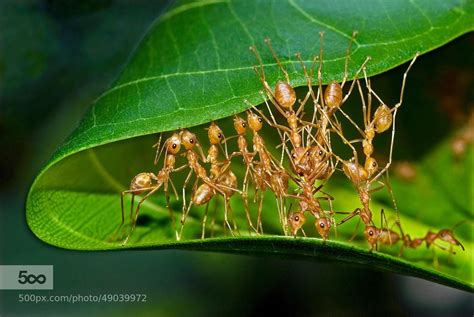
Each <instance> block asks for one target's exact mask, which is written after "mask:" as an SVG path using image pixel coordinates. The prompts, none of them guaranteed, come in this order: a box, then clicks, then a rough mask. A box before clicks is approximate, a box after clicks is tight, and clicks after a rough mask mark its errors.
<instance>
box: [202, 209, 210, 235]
mask: <svg viewBox="0 0 474 317" xmlns="http://www.w3.org/2000/svg"><path fill="white" fill-rule="evenodd" d="M208 209H209V202H208V203H207V204H206V210H205V211H204V218H203V219H202V233H201V239H204V237H205V236H206V221H207V211H208Z"/></svg>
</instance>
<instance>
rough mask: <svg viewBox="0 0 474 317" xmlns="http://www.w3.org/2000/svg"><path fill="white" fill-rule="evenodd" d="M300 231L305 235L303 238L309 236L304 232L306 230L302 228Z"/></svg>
mask: <svg viewBox="0 0 474 317" xmlns="http://www.w3.org/2000/svg"><path fill="white" fill-rule="evenodd" d="M300 230H301V233H302V234H303V236H304V237H305V238H306V237H307V236H306V232H305V231H304V229H303V228H301V229H300ZM295 237H296V236H295Z"/></svg>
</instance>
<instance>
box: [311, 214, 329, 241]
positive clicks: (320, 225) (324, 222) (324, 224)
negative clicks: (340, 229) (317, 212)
mask: <svg viewBox="0 0 474 317" xmlns="http://www.w3.org/2000/svg"><path fill="white" fill-rule="evenodd" d="M315 226H316V230H317V231H318V233H319V234H320V235H321V237H322V238H323V239H324V240H326V239H327V238H328V237H329V229H331V222H329V220H328V218H319V219H318V220H316V223H315Z"/></svg>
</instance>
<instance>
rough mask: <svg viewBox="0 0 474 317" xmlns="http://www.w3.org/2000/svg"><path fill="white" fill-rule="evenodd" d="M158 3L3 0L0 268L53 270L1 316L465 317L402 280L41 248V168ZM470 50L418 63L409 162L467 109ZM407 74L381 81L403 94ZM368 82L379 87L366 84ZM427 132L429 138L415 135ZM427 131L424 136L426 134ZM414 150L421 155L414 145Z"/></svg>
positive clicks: (171, 255) (462, 307)
mask: <svg viewBox="0 0 474 317" xmlns="http://www.w3.org/2000/svg"><path fill="white" fill-rule="evenodd" d="M167 5H168V3H167V2H160V1H112V0H110V1H98V2H96V1H77V2H74V1H2V2H1V4H0V76H1V77H0V94H1V95H0V98H1V99H0V138H1V139H0V149H1V156H0V180H1V181H0V264H53V265H55V268H54V269H55V289H54V291H41V292H26V291H25V292H19V291H0V315H2V316H10V315H18V316H31V315H49V316H51V315H63V316H64V315H65V314H68V315H85V314H88V315H101V316H102V315H113V316H116V315H135V314H140V315H144V314H149V315H164V316H169V315H177V314H179V315H183V314H184V315H209V314H211V315H217V314H223V313H225V314H226V315H229V316H230V315H252V314H254V315H257V314H259V313H261V312H265V313H269V312H270V311H276V312H278V313H279V314H282V315H295V314H296V315H347V314H351V315H352V314H357V315H360V314H380V313H389V314H391V315H418V314H421V313H423V314H429V315H431V316H434V315H443V316H445V315H453V316H454V315H456V316H460V315H466V316H472V314H473V313H474V306H473V299H474V297H473V295H472V294H469V293H467V292H462V291H458V290H454V289H451V288H447V287H444V286H441V285H437V284H433V283H430V282H426V281H423V280H419V279H416V278H411V277H402V276H398V275H393V274H388V273H380V272H373V271H371V270H363V269H360V268H352V267H346V266H342V265H340V264H335V263H318V262H312V261H307V262H306V261H301V260H290V259H278V258H274V257H248V256H238V255H226V254H216V253H203V252H186V251H173V250H168V251H149V250H148V251H123V252H75V251H68V250H63V249H58V248H54V247H51V246H49V245H46V244H44V243H43V242H41V241H40V240H38V239H37V238H36V237H35V236H34V235H33V234H32V233H31V231H30V230H29V229H28V227H27V225H26V222H25V216H24V203H25V197H26V193H27V190H28V188H29V186H30V184H31V182H32V181H33V179H34V176H35V175H36V174H37V173H38V171H39V169H40V168H41V166H42V165H43V164H45V163H46V161H47V160H48V159H49V158H50V157H51V155H52V153H53V152H54V150H55V149H56V148H57V147H58V146H59V145H60V144H61V142H62V140H64V138H65V137H66V136H67V135H68V134H69V133H70V132H71V131H72V130H73V129H74V127H75V126H76V124H77V122H78V120H79V119H80V118H81V116H82V114H83V112H84V111H85V110H86V109H87V107H88V106H89V105H90V103H91V102H92V101H93V100H94V98H95V97H96V96H98V95H99V94H100V93H101V92H102V91H104V90H105V89H106V88H107V86H108V85H109V84H110V82H111V81H112V80H113V79H114V78H115V77H116V76H117V74H118V73H119V72H120V69H121V68H122V67H123V65H124V63H126V60H127V57H128V56H129V54H130V52H131V51H132V50H133V48H134V47H135V45H136V44H137V43H138V42H139V40H140V38H141V37H142V35H143V34H144V32H145V31H146V29H147V27H148V26H149V25H150V23H151V22H152V21H153V20H154V19H155V18H156V17H157V16H158V15H159V14H160V12H162V11H163V10H165V9H166V6H167ZM473 51H474V37H473V35H472V34H470V35H465V36H463V37H461V38H459V39H457V40H455V41H453V42H452V43H450V44H448V45H446V46H444V47H442V48H440V49H438V50H436V51H434V52H432V53H430V54H428V55H426V56H423V57H422V58H420V60H419V62H417V66H416V68H414V70H413V71H412V73H411V74H410V76H412V78H413V79H412V82H411V83H409V85H411V84H412V85H416V87H417V89H412V90H410V92H409V93H411V95H408V96H407V98H406V100H408V99H409V98H412V99H411V100H412V102H415V103H416V104H417V105H418V107H416V111H415V112H414V113H410V116H408V115H406V113H405V115H404V114H403V112H402V113H401V115H400V116H401V118H400V119H399V122H406V124H401V125H400V129H401V130H402V131H405V132H402V133H405V134H409V135H410V137H411V138H414V144H418V146H417V147H416V149H415V148H405V149H404V150H403V151H401V154H400V155H402V156H403V157H404V158H408V159H413V158H416V157H418V156H420V155H422V154H423V153H424V152H426V151H427V150H429V148H430V146H432V145H433V144H434V143H435V142H436V141H437V140H439V138H441V137H443V136H446V135H447V134H448V133H450V131H452V130H453V129H454V128H455V127H456V126H459V125H460V124H461V123H462V122H463V119H464V118H465V114H466V113H467V111H468V109H467V108H471V109H472V108H473V104H472V102H473V100H474V98H473V92H472V91H473V89H472V88H473V74H474V72H473V70H474V68H473V64H472V63H473V61H472V57H469V54H468V52H473ZM404 69H405V66H402V67H400V68H397V69H395V70H393V71H390V72H388V73H385V74H383V75H381V76H377V79H376V81H377V83H378V85H379V86H380V89H382V91H383V89H386V90H387V91H389V90H390V87H391V85H392V84H394V83H395V84H396V87H398V86H399V79H400V78H401V74H402V73H403V71H404ZM374 81H375V80H374ZM425 121H428V122H429V123H428V125H429V126H431V127H433V126H435V127H436V129H432V128H431V129H424V128H423V127H426V126H427V123H423V122H425ZM423 124H424V125H423ZM417 141H418V142H417ZM19 293H32V294H40V295H45V294H48V295H49V294H55V295H63V294H64V295H67V294H70V293H72V294H82V295H87V294H100V293H145V294H147V295H148V300H147V303H135V304H117V303H115V304H114V303H110V304H90V303H80V304H67V303H56V304H31V303H27V304H25V303H18V300H17V299H18V294H19Z"/></svg>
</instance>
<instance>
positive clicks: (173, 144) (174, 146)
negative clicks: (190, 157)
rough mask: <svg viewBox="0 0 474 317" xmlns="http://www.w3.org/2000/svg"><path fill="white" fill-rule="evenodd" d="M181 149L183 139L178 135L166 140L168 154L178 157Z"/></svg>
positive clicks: (175, 134)
mask: <svg viewBox="0 0 474 317" xmlns="http://www.w3.org/2000/svg"><path fill="white" fill-rule="evenodd" d="M180 149H181V139H180V137H179V134H178V133H173V135H172V136H170V137H169V138H168V140H166V152H168V153H169V154H173V155H176V154H178V152H179V150H180Z"/></svg>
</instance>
